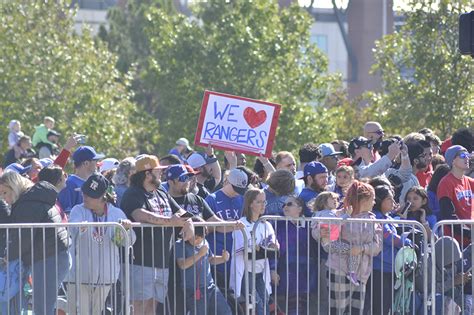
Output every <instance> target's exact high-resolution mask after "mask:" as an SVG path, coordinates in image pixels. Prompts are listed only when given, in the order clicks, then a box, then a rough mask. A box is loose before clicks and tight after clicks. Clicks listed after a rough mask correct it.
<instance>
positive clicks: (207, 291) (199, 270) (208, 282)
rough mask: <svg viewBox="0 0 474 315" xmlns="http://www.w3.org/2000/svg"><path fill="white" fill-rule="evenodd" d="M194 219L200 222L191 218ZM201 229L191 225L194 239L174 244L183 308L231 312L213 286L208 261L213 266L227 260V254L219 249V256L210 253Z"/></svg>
mask: <svg viewBox="0 0 474 315" xmlns="http://www.w3.org/2000/svg"><path fill="white" fill-rule="evenodd" d="M193 221H194V222H201V220H200V219H198V218H193ZM205 234H206V233H205V228H204V227H202V226H197V227H195V228H194V238H192V239H190V240H188V241H184V240H182V239H180V240H178V241H177V242H176V244H175V252H176V263H177V265H178V267H179V268H180V269H181V270H182V275H181V279H182V283H181V284H182V287H183V291H184V295H185V299H186V309H187V311H188V312H190V313H191V314H208V313H209V314H219V315H231V314H232V312H231V310H230V307H229V304H227V301H226V300H225V298H224V296H223V295H222V293H221V292H220V291H219V288H218V287H217V286H216V285H215V283H214V279H213V278H212V275H211V267H210V265H209V264H213V265H217V264H222V263H225V262H227V261H228V260H229V258H230V254H229V252H228V251H226V250H223V251H222V256H215V255H212V253H210V251H209V243H208V242H207V240H206V239H205Z"/></svg>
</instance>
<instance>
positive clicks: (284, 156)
mask: <svg viewBox="0 0 474 315" xmlns="http://www.w3.org/2000/svg"><path fill="white" fill-rule="evenodd" d="M275 163H276V167H275V168H276V169H277V170H287V171H290V172H291V174H293V176H296V160H295V157H294V156H293V154H292V153H291V152H288V151H280V152H278V153H277V155H276V157H275ZM303 188H304V182H303V181H302V180H300V179H296V181H295V194H296V195H299V194H300V193H301V191H302V190H303Z"/></svg>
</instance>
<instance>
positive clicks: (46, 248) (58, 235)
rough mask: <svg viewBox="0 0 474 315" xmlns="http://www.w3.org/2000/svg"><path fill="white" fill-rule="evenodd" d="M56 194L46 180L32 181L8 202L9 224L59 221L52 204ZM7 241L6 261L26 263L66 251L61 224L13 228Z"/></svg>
mask: <svg viewBox="0 0 474 315" xmlns="http://www.w3.org/2000/svg"><path fill="white" fill-rule="evenodd" d="M57 196H58V193H57V192H56V189H55V187H54V186H53V185H51V184H50V183H48V182H39V183H37V184H35V185H34V186H33V187H31V188H30V189H29V190H27V191H26V192H25V193H23V194H22V195H21V196H20V198H19V199H18V200H17V201H16V202H15V203H14V204H13V205H12V207H11V215H10V220H11V223H61V215H60V213H59V209H58V208H57V207H56V206H55V204H56V198H57ZM20 235H21V239H19V237H20ZM8 243H9V246H8V252H7V253H6V255H7V257H8V260H10V261H11V260H15V259H17V258H19V257H21V260H22V261H23V263H24V264H25V265H27V266H29V265H31V264H32V263H35V262H37V261H40V260H43V259H45V258H48V257H50V256H53V255H56V253H57V252H58V253H59V252H61V251H65V250H67V249H68V246H69V244H70V241H69V236H68V233H67V230H66V228H64V227H57V228H45V229H43V228H22V229H21V232H20V233H18V230H17V229H11V231H10V236H9V242H8ZM56 249H57V252H56Z"/></svg>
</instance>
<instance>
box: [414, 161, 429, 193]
mask: <svg viewBox="0 0 474 315" xmlns="http://www.w3.org/2000/svg"><path fill="white" fill-rule="evenodd" d="M431 177H433V166H431V163H430V165H428V168H427V169H426V171H424V172H417V173H416V178H418V182H419V183H420V186H421V187H423V188H426V187H428V184H429V183H430V181H431Z"/></svg>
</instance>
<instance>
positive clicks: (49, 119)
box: [44, 116, 54, 123]
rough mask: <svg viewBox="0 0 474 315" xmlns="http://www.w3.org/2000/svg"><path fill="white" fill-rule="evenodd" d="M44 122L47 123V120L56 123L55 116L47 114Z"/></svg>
mask: <svg viewBox="0 0 474 315" xmlns="http://www.w3.org/2000/svg"><path fill="white" fill-rule="evenodd" d="M44 122H45V123H47V122H51V123H54V118H53V117H50V116H45V117H44Z"/></svg>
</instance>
